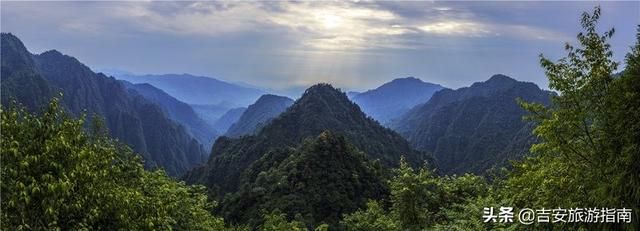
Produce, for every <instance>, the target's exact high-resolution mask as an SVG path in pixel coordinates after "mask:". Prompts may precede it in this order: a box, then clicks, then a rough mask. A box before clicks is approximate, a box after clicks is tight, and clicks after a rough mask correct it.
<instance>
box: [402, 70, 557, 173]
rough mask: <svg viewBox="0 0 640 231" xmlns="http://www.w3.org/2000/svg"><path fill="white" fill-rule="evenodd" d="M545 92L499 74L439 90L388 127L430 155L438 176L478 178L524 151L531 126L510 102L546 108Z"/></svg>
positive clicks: (546, 97) (520, 110)
mask: <svg viewBox="0 0 640 231" xmlns="http://www.w3.org/2000/svg"><path fill="white" fill-rule="evenodd" d="M549 97H550V93H549V92H546V91H542V90H540V88H538V87H537V86H536V85H535V84H533V83H524V82H518V81H516V80H514V79H511V78H509V77H507V76H504V75H495V76H493V77H491V79H489V80H487V81H485V82H481V83H474V84H473V85H472V86H471V87H465V88H461V89H458V90H449V89H444V90H441V91H439V92H437V93H435V94H434V95H433V97H432V98H431V99H430V100H429V101H428V102H427V103H425V104H423V105H421V106H417V107H415V108H414V109H412V110H411V111H409V112H408V113H407V114H406V115H405V116H403V117H402V118H400V119H399V120H397V121H395V122H393V123H392V124H391V127H392V128H394V129H395V130H396V131H398V132H399V133H400V134H402V135H403V136H404V137H406V138H407V139H408V140H409V142H411V143H412V144H413V145H414V146H415V147H416V148H417V149H419V150H425V151H428V152H432V153H433V155H434V157H435V160H436V164H437V166H438V170H440V171H442V172H443V173H446V174H450V173H457V174H461V173H466V172H472V173H476V174H482V173H484V172H485V171H486V170H487V169H490V168H493V167H501V166H503V165H505V164H506V162H507V161H508V160H511V159H515V158H518V157H521V156H523V155H524V154H526V153H528V149H529V146H530V145H531V144H532V143H534V142H535V138H534V137H533V136H532V135H531V134H530V132H531V130H532V128H533V124H532V123H528V122H526V121H523V120H522V117H523V116H524V115H525V114H526V112H525V110H523V109H522V108H520V106H519V105H518V103H517V101H516V99H518V98H520V99H524V100H528V101H532V102H539V103H543V104H548V103H549V100H550V98H549Z"/></svg>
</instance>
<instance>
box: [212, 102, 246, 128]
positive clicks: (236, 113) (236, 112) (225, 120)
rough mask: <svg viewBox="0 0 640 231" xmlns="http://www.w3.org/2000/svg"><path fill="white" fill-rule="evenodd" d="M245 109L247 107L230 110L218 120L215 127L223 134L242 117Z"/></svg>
mask: <svg viewBox="0 0 640 231" xmlns="http://www.w3.org/2000/svg"><path fill="white" fill-rule="evenodd" d="M245 110H247V108H246V107H238V108H232V109H230V110H228V111H227V112H226V113H224V114H223V115H222V116H221V117H220V118H219V119H218V120H216V122H215V123H214V124H213V127H214V128H215V129H216V130H218V131H220V133H221V134H224V133H225V132H226V131H227V130H228V129H229V127H231V125H233V123H235V122H237V121H238V120H239V119H240V117H241V116H242V114H243V113H244V111H245Z"/></svg>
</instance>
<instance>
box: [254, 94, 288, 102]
mask: <svg viewBox="0 0 640 231" xmlns="http://www.w3.org/2000/svg"><path fill="white" fill-rule="evenodd" d="M274 100H291V99H289V98H288V97H285V96H279V95H272V94H264V95H262V96H260V98H258V100H256V104H257V103H262V102H270V101H274ZM291 101H293V100H291Z"/></svg>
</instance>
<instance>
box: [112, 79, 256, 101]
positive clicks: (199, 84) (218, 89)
mask: <svg viewBox="0 0 640 231" xmlns="http://www.w3.org/2000/svg"><path fill="white" fill-rule="evenodd" d="M115 77H116V78H118V79H121V80H126V81H128V82H131V83H148V84H151V85H153V86H155V87H157V88H159V89H162V90H163V91H165V92H166V93H168V94H169V95H171V96H173V97H175V98H176V99H178V100H180V101H182V102H185V103H188V104H201V105H218V106H223V107H226V108H235V107H244V106H247V105H249V104H251V103H253V102H254V101H255V100H256V99H258V97H260V96H261V95H263V94H264V92H263V91H262V90H258V89H255V88H250V87H245V86H240V85H237V84H232V83H227V82H224V81H221V80H218V79H215V78H211V77H204V76H195V75H189V74H163V75H129V74H120V75H116V76H115Z"/></svg>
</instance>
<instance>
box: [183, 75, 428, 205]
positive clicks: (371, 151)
mask: <svg viewBox="0 0 640 231" xmlns="http://www.w3.org/2000/svg"><path fill="white" fill-rule="evenodd" d="M325 130H329V131H331V132H333V133H336V134H340V135H343V136H344V137H346V139H347V140H348V141H349V142H350V143H352V144H353V145H354V146H355V147H356V148H358V149H359V150H361V151H363V152H365V153H366V155H367V158H369V159H372V160H373V159H380V162H381V163H382V164H383V165H384V166H394V165H397V163H398V161H399V159H400V156H401V155H405V156H407V159H408V160H409V162H410V163H412V164H414V165H416V166H417V165H420V164H421V163H422V161H424V160H428V156H426V155H425V154H424V153H419V152H416V151H414V150H412V149H411V147H410V146H409V144H408V143H407V142H406V141H405V140H404V139H403V138H402V137H400V136H399V135H398V134H396V133H395V132H393V131H391V130H390V129H387V128H384V127H382V126H380V124H378V123H377V122H375V121H374V120H372V119H369V118H367V117H366V115H365V114H364V113H362V112H361V111H360V109H359V108H358V106H357V105H355V104H354V103H352V102H351V101H349V100H348V99H347V97H346V95H345V94H344V93H342V92H340V91H339V90H337V89H335V88H333V87H332V86H330V85H328V84H318V85H315V86H313V87H311V88H309V89H307V90H306V92H305V93H304V95H303V96H302V97H301V98H300V99H298V100H297V101H296V102H295V103H294V104H293V105H292V106H291V107H289V108H288V109H287V111H286V112H284V113H282V114H281V115H280V116H279V117H278V118H275V119H273V120H272V121H271V123H269V125H267V126H265V127H264V128H263V129H262V130H261V131H260V132H259V133H258V134H256V135H254V136H244V137H241V138H239V139H228V138H224V137H223V138H220V139H218V140H217V141H216V143H215V144H214V147H213V151H212V153H211V159H210V160H209V162H208V163H207V165H206V166H204V167H202V168H197V169H195V170H193V171H191V172H189V173H188V174H187V175H186V176H185V179H186V180H187V181H188V182H195V183H202V184H205V185H207V186H209V187H210V188H211V189H214V190H215V189H219V191H218V192H216V193H218V194H219V195H222V194H224V193H226V192H232V191H235V190H236V189H237V188H238V185H239V184H238V182H239V179H240V176H241V174H242V172H243V171H244V169H247V168H248V167H249V166H250V165H251V164H252V163H253V162H255V161H256V160H258V159H260V158H261V157H262V156H263V155H265V154H266V153H268V152H269V151H270V150H272V149H278V148H286V147H295V146H298V145H299V144H300V142H302V141H303V140H304V139H306V138H310V137H316V136H318V135H319V134H320V133H321V132H323V131H325Z"/></svg>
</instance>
